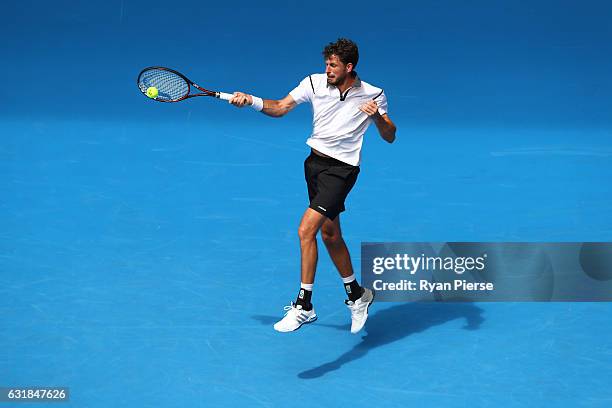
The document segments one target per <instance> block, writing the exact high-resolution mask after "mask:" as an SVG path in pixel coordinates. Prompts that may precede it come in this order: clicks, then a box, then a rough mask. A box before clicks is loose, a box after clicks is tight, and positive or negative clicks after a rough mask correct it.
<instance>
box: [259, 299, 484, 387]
mask: <svg viewBox="0 0 612 408" xmlns="http://www.w3.org/2000/svg"><path fill="white" fill-rule="evenodd" d="M482 312H483V310H482V309H481V308H479V307H477V306H475V305H474V304H472V303H402V304H399V305H397V306H392V307H390V308H388V309H383V310H381V311H376V312H375V313H374V314H372V315H370V317H369V319H368V322H367V324H366V327H365V330H366V331H367V334H366V335H365V336H363V337H362V341H361V343H359V344H357V345H355V346H354V347H353V348H352V349H351V350H348V351H347V352H345V353H344V354H342V355H341V356H339V357H338V358H336V359H335V360H333V361H330V362H328V363H325V364H322V365H320V366H317V367H314V368H311V369H310V370H306V371H303V372H301V373H299V374H298V377H299V378H303V379H311V378H318V377H322V376H323V375H325V374H327V373H329V372H331V371H335V370H337V369H339V368H340V367H342V366H343V365H344V364H346V363H350V362H351V361H354V360H357V359H359V358H362V357H364V356H365V355H366V354H368V352H369V351H370V350H372V349H375V348H376V347H380V346H384V345H386V344H389V343H392V342H394V341H398V340H401V339H403V338H405V337H408V336H410V335H411V334H414V333H419V332H422V331H425V330H427V329H429V328H430V327H434V326H437V325H441V324H444V323H446V322H449V321H451V320H455V319H465V326H464V327H463V328H464V329H465V330H477V329H478V328H480V325H481V323H482V322H483V321H484V318H483V317H482ZM253 318H254V319H256V320H259V321H260V322H261V323H262V324H266V325H269V324H271V323H274V322H275V321H277V320H278V317H272V316H261V315H259V316H253ZM315 324H317V326H325V327H330V328H333V329H337V330H342V331H347V332H348V331H349V329H350V324H345V325H329V324H321V323H315Z"/></svg>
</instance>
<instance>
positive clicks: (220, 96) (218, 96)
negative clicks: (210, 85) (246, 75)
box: [216, 92, 234, 101]
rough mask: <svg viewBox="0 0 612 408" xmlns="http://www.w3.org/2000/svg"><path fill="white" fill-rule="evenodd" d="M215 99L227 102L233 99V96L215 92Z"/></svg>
mask: <svg viewBox="0 0 612 408" xmlns="http://www.w3.org/2000/svg"><path fill="white" fill-rule="evenodd" d="M216 96H217V98H219V99H223V100H224V101H229V100H230V99H232V98H233V97H234V95H233V94H228V93H225V92H217V95H216Z"/></svg>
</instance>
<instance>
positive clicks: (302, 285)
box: [300, 282, 314, 292]
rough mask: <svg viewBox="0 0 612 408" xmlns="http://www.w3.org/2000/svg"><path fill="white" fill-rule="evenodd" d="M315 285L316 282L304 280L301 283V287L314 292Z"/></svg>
mask: <svg viewBox="0 0 612 408" xmlns="http://www.w3.org/2000/svg"><path fill="white" fill-rule="evenodd" d="M313 286H314V283H304V282H302V284H301V285H300V288H302V289H304V290H309V291H311V292H312V288H313Z"/></svg>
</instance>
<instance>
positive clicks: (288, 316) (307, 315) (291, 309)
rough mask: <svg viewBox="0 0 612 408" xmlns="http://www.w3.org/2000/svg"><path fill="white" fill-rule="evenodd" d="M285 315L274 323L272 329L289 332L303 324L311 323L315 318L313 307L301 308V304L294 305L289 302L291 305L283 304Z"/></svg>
mask: <svg viewBox="0 0 612 408" xmlns="http://www.w3.org/2000/svg"><path fill="white" fill-rule="evenodd" d="M285 310H286V311H287V312H286V313H285V317H283V318H282V319H281V320H279V321H278V322H276V323H275V324H274V330H276V331H279V332H290V331H294V330H297V329H299V328H300V327H302V325H303V324H307V323H312V322H314V321H315V320H317V315H316V313H315V311H314V307H313V308H312V309H311V310H309V311H306V310H303V309H302V305H296V304H295V303H293V302H291V305H288V306H285Z"/></svg>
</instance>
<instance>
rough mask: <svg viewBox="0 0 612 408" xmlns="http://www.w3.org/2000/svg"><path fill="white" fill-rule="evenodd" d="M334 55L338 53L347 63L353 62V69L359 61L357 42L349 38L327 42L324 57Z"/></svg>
mask: <svg viewBox="0 0 612 408" xmlns="http://www.w3.org/2000/svg"><path fill="white" fill-rule="evenodd" d="M332 55H336V56H337V57H338V59H339V60H340V61H342V63H343V64H345V65H346V64H348V63H349V62H350V63H351V64H353V69H354V68H355V67H356V66H357V61H359V49H358V48H357V44H355V43H354V42H352V41H351V40H349V39H347V38H338V41H336V42H333V43H329V44H327V46H326V47H325V48H324V49H323V57H324V58H325V59H327V58H329V57H331V56H332Z"/></svg>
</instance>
